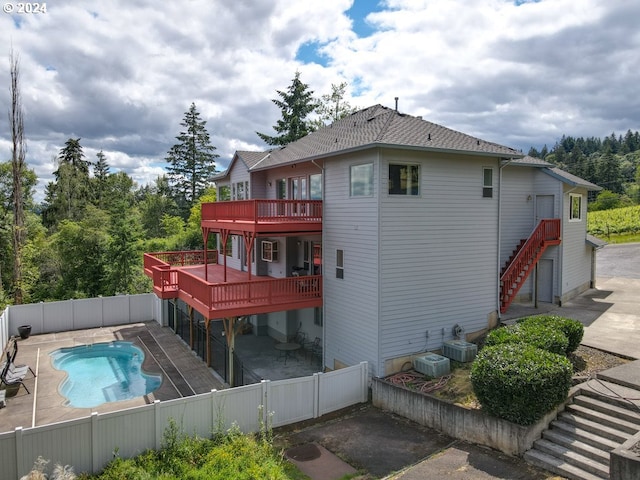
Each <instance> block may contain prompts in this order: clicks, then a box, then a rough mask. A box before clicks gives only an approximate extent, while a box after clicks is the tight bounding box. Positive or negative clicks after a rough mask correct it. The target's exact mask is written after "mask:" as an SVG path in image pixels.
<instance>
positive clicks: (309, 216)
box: [202, 200, 322, 223]
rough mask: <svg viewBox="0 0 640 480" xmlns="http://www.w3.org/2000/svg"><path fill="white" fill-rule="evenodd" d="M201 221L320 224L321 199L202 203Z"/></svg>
mask: <svg viewBox="0 0 640 480" xmlns="http://www.w3.org/2000/svg"><path fill="white" fill-rule="evenodd" d="M202 220H203V221H230V222H234V221H236V222H256V223H260V222H304V221H308V222H321V221H322V201H321V200H236V201H231V202H214V203H203V204H202Z"/></svg>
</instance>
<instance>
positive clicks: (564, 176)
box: [542, 167, 602, 191]
mask: <svg viewBox="0 0 640 480" xmlns="http://www.w3.org/2000/svg"><path fill="white" fill-rule="evenodd" d="M542 171H543V172H544V173H546V174H548V175H551V176H552V177H554V178H557V179H558V180H560V181H562V182H564V183H566V184H568V185H571V186H572V187H584V188H586V189H587V190H593V191H598V190H602V187H599V186H598V185H596V184H595V183H591V182H588V181H586V180H585V179H583V178H580V177H577V176H575V175H573V174H571V173H569V172H565V171H564V170H561V169H559V168H558V167H553V168H543V169H542Z"/></svg>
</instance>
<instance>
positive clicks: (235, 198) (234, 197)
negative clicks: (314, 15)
mask: <svg viewBox="0 0 640 480" xmlns="http://www.w3.org/2000/svg"><path fill="white" fill-rule="evenodd" d="M237 199H238V197H237V196H236V184H235V183H232V184H231V200H237Z"/></svg>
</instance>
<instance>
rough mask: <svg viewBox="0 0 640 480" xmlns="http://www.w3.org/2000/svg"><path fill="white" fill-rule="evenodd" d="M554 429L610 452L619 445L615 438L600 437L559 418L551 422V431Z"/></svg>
mask: <svg viewBox="0 0 640 480" xmlns="http://www.w3.org/2000/svg"><path fill="white" fill-rule="evenodd" d="M554 430H557V431H559V432H562V433H563V434H565V435H568V436H571V437H573V438H575V439H576V440H578V441H580V442H583V443H586V444H588V445H591V446H593V447H596V448H598V449H600V450H603V451H605V452H610V451H611V450H613V449H614V448H616V447H617V446H618V445H620V443H619V442H616V441H615V440H611V439H609V438H605V437H601V436H600V435H596V434H594V433H593V432H591V431H589V430H585V429H583V428H578V427H576V426H575V425H574V424H572V423H567V422H563V421H561V420H554V421H553V422H551V431H554Z"/></svg>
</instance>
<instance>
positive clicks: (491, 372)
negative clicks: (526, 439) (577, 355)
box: [471, 343, 573, 425]
mask: <svg viewBox="0 0 640 480" xmlns="http://www.w3.org/2000/svg"><path fill="white" fill-rule="evenodd" d="M572 373H573V368H572V366H571V362H569V360H568V359H567V358H566V357H564V356H562V355H558V354H555V353H551V352H548V351H546V350H542V349H540V348H536V347H534V346H532V345H527V344H523V343H505V344H502V345H495V346H485V348H483V349H482V350H481V351H480V353H479V354H478V356H477V357H476V359H475V361H474V363H473V365H472V366H471V383H472V385H473V390H474V392H475V394H476V397H477V398H478V401H479V402H480V404H481V405H482V408H483V409H484V410H485V411H486V412H488V413H489V414H491V415H494V416H496V417H499V418H503V419H505V420H509V421H511V422H514V423H517V424H519V425H531V424H533V423H535V422H536V421H538V420H539V419H540V418H542V417H543V416H544V415H545V414H546V413H547V412H549V411H550V410H551V409H552V408H554V407H555V406H557V405H558V404H560V403H561V402H563V401H564V400H565V399H566V398H567V395H568V393H569V388H570V387H571V376H572Z"/></svg>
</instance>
